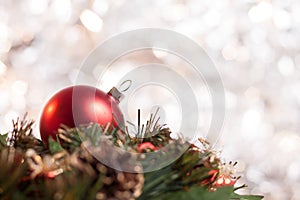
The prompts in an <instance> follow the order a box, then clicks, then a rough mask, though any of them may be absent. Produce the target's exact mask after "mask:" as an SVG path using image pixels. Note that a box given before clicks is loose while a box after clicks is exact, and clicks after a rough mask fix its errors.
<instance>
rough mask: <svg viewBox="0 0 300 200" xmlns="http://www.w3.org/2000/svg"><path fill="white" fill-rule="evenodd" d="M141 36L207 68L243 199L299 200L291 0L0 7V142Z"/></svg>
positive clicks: (298, 95)
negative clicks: (99, 50)
mask: <svg viewBox="0 0 300 200" xmlns="http://www.w3.org/2000/svg"><path fill="white" fill-rule="evenodd" d="M144 27H156V28H166V29H170V30H174V31H177V32H179V33H182V34H184V35H186V36H188V37H190V38H191V39H193V40H194V41H196V42H197V43H199V44H200V45H201V46H202V47H203V48H204V49H205V50H206V52H207V53H208V55H209V56H210V57H211V59H212V60H213V61H214V62H215V64H216V67H217V68H218V70H219V72H220V74H221V76H222V79H223V82H224V86H225V91H226V121H225V123H224V128H223V130H222V137H221V140H220V141H219V145H220V146H221V149H222V157H223V158H224V159H225V160H224V161H230V160H233V161H235V160H237V161H239V166H238V168H239V169H238V171H242V174H243V178H242V179H241V180H240V181H239V182H238V184H241V183H247V184H248V185H249V187H248V188H247V189H246V190H243V191H241V192H243V193H254V194H263V195H265V196H266V198H265V199H266V200H270V199H274V200H277V199H278V200H283V199H292V200H298V199H300V190H299V188H300V157H299V153H300V136H299V130H300V112H299V109H300V73H299V71H300V1H298V0H273V1H271V0H269V1H267V0H266V1H263V0H257V1H254V0H245V1H237V0H222V1H217V0H201V1H200V0H180V1H179V0H175V1H170V0H153V1H140V0H132V1H125V0H111V1H108V0H91V1H85V0H73V1H71V0H53V1H50V0H23V1H17V0H0V132H1V133H4V132H6V131H7V130H9V129H10V128H11V120H12V119H15V118H16V117H18V116H22V115H23V114H24V113H25V112H28V113H29V116H30V117H32V118H34V119H38V118H39V114H40V112H41V109H42V107H43V105H44V104H45V102H46V100H47V99H48V98H49V97H50V96H51V95H52V94H53V93H54V92H56V91H57V90H59V89H61V88H63V87H65V86H68V85H71V84H73V83H74V80H75V78H76V74H77V72H78V69H79V68H80V65H81V63H82V62H83V60H84V59H85V58H86V56H87V55H88V54H89V52H90V51H91V50H92V49H93V48H95V47H96V46H97V45H98V44H99V43H100V42H101V41H103V40H105V39H107V38H108V37H109V36H112V35H114V34H117V33H120V32H124V31H128V30H132V29H136V28H144ZM153 55H154V56H156V58H157V59H165V55H163V54H161V53H157V52H153ZM116 73H117V72H116ZM113 77H114V72H112V73H111V74H110V77H108V79H113ZM111 83H112V82H109V81H106V84H107V85H106V86H105V85H104V86H103V88H105V89H106V90H107V88H109V87H110V86H111Z"/></svg>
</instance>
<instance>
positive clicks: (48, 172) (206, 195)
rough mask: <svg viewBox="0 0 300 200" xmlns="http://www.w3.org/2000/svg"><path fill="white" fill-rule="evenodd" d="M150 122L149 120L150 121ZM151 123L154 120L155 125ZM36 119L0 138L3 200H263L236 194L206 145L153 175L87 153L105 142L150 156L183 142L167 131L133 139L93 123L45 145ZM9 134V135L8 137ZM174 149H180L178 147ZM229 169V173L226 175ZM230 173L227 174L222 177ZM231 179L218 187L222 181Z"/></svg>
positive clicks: (0, 194)
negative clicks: (124, 168)
mask: <svg viewBox="0 0 300 200" xmlns="http://www.w3.org/2000/svg"><path fill="white" fill-rule="evenodd" d="M150 122H151V119H150ZM152 122H153V120H152ZM33 124H34V122H33V121H32V120H29V121H28V120H26V118H25V117H24V119H22V120H19V119H18V120H17V121H16V122H14V121H13V130H12V131H11V132H10V133H9V134H4V135H0V169H1V170H0V199H57V200H58V199H70V200H71V199H72V200H73V199H110V200H113V199H124V200H125V199H139V200H146V199H147V200H148V199H153V200H168V199H176V200H181V199H182V200H183V199H191V200H193V199H205V200H223V199H224V200H228V199H232V200H237V199H240V200H260V199H262V198H263V197H262V196H245V195H244V196H243V195H238V194H237V193H235V191H236V190H237V189H240V188H242V187H245V186H244V185H243V186H240V187H238V188H234V183H235V181H236V180H237V179H238V178H235V177H234V176H233V174H231V173H229V174H228V169H227V168H228V167H229V166H231V167H233V165H234V164H232V163H229V164H223V163H221V161H220V159H219V158H218V157H217V156H216V152H215V151H214V150H212V149H211V148H210V146H209V145H208V143H207V142H206V141H204V140H201V141H202V142H203V146H204V147H203V149H200V148H198V147H196V146H194V145H193V144H189V148H188V149H187V151H186V152H185V153H184V154H183V155H182V156H181V157H180V158H179V159H178V160H176V161H175V162H174V163H172V164H170V165H168V166H167V167H164V168H162V169H160V170H157V171H154V172H149V173H126V172H120V171H117V170H115V169H112V168H110V167H108V166H106V165H104V164H102V163H100V162H99V161H98V160H97V159H95V158H94V157H93V156H92V155H91V154H90V153H89V151H88V150H87V149H86V144H87V143H89V144H90V145H92V148H93V149H94V150H96V151H101V145H103V144H104V143H101V145H99V141H100V140H101V141H103V138H104V139H105V140H104V141H105V142H107V143H113V144H114V145H116V146H118V147H119V148H123V149H126V151H130V152H138V153H140V152H151V151H156V150H157V149H159V148H161V147H163V146H164V145H166V144H171V143H174V144H176V143H183V141H182V140H180V139H178V140H174V139H172V138H171V137H170V134H171V132H170V130H169V129H168V128H165V127H164V126H159V125H157V124H155V126H152V127H151V123H149V124H150V127H151V128H148V129H145V132H144V133H143V134H153V133H155V134H154V136H153V137H150V138H149V137H148V138H146V139H141V138H139V137H131V136H130V135H129V134H124V133H123V132H122V131H120V130H118V129H116V128H114V127H111V126H109V125H107V126H106V127H102V126H100V125H98V124H89V125H86V126H80V127H76V128H68V127H64V126H62V128H61V129H59V130H58V134H57V140H59V142H56V141H55V140H53V139H52V138H51V139H49V145H48V147H47V145H44V144H43V143H42V142H41V141H40V140H38V139H36V138H35V137H34V136H33V135H32V125H33ZM8 135H10V136H8ZM174 146H176V145H174ZM223 168H226V169H227V170H222V169H223ZM224 171H227V172H226V173H227V174H224ZM225 178H226V180H227V182H226V183H222V182H221V183H220V179H221V180H222V179H224V180H225Z"/></svg>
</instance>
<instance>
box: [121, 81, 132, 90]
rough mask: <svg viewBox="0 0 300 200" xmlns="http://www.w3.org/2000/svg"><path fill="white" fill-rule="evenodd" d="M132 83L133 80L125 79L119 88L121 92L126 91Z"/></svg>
mask: <svg viewBox="0 0 300 200" xmlns="http://www.w3.org/2000/svg"><path fill="white" fill-rule="evenodd" d="M131 85H132V80H125V81H123V82H122V83H121V84H120V87H119V90H120V91H121V92H126V91H127V90H129V88H130V87H131Z"/></svg>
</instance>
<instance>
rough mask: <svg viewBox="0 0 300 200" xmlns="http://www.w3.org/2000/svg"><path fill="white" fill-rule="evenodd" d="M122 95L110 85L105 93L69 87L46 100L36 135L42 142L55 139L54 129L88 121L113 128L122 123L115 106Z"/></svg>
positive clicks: (121, 117)
mask: <svg viewBox="0 0 300 200" xmlns="http://www.w3.org/2000/svg"><path fill="white" fill-rule="evenodd" d="M121 97H122V94H121V93H120V92H119V91H118V90H117V89H116V88H113V89H111V90H110V92H108V93H107V94H106V93H104V92H102V91H101V90H98V89H97V88H94V87H90V86H82V85H79V86H72V87H68V88H65V89H63V90H61V91H59V92H58V93H56V94H55V95H54V96H52V98H50V100H49V101H48V102H47V103H46V105H45V107H44V109H43V111H42V114H41V118H40V134H41V138H42V141H43V142H45V143H46V144H47V143H48V139H49V137H50V136H52V138H53V139H56V136H55V135H56V133H57V130H58V128H59V127H60V126H61V125H62V124H64V125H66V126H68V127H76V126H78V125H82V124H89V123H91V122H94V123H98V124H100V125H103V126H105V125H106V124H107V123H111V124H112V125H113V126H114V127H116V128H117V127H122V126H123V125H124V119H123V114H122V112H121V110H120V108H119V105H118V104H119V100H120V98H121Z"/></svg>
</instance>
